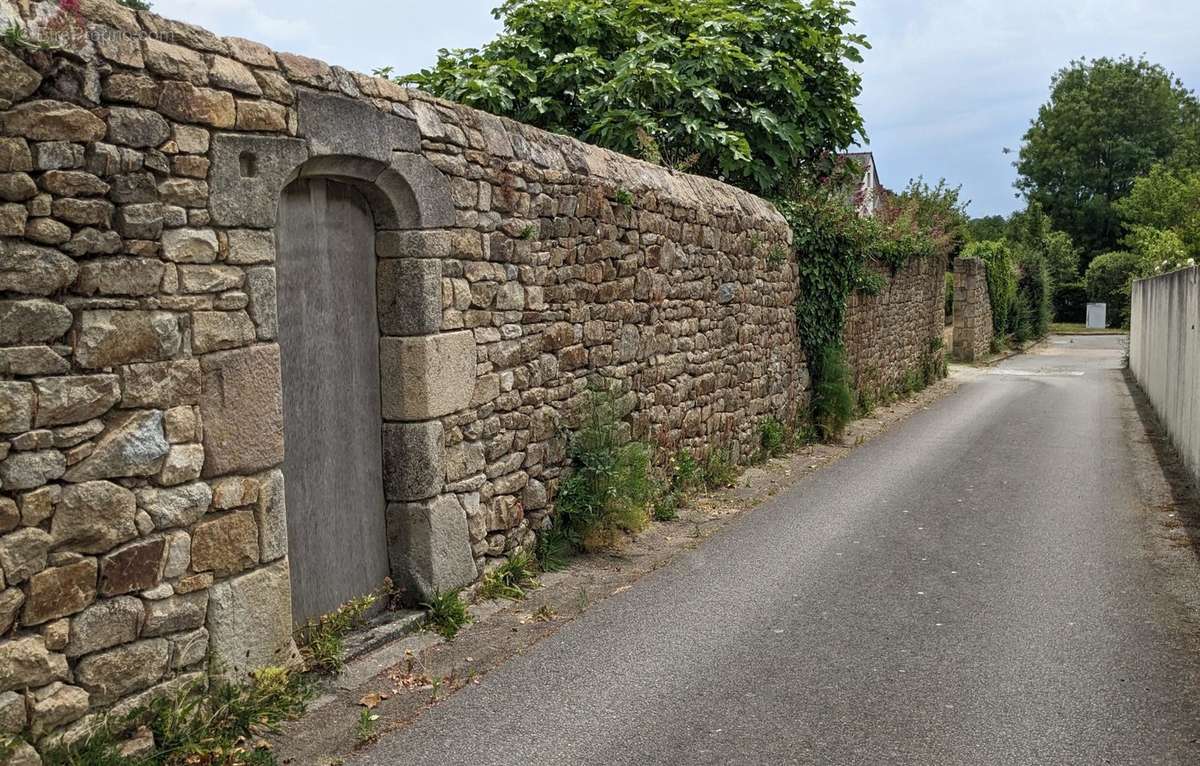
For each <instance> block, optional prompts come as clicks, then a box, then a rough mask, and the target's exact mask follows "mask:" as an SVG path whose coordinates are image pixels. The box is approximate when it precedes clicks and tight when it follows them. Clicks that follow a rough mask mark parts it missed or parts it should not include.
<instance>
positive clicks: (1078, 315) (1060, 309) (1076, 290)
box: [1054, 280, 1088, 324]
mask: <svg viewBox="0 0 1200 766" xmlns="http://www.w3.org/2000/svg"><path fill="white" fill-rule="evenodd" d="M1087 302H1088V297H1087V285H1085V284H1084V283H1083V281H1082V280H1076V281H1074V282H1070V283H1068V284H1065V285H1055V286H1054V318H1055V321H1058V322H1077V323H1080V324H1082V323H1083V322H1084V320H1085V319H1086V318H1087Z"/></svg>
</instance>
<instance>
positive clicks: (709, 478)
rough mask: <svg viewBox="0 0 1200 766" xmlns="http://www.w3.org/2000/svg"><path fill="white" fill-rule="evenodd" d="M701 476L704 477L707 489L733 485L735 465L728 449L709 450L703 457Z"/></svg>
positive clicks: (735, 475) (735, 471) (735, 474)
mask: <svg viewBox="0 0 1200 766" xmlns="http://www.w3.org/2000/svg"><path fill="white" fill-rule="evenodd" d="M701 474H702V475H703V476H704V486H705V487H706V488H707V489H710V490H713V489H721V488H723V487H732V486H733V483H734V482H735V481H737V464H736V463H735V462H734V461H733V456H732V455H731V454H730V452H729V450H728V449H724V448H720V449H710V450H709V451H708V454H707V455H705V456H704V463H703V465H702V466H701Z"/></svg>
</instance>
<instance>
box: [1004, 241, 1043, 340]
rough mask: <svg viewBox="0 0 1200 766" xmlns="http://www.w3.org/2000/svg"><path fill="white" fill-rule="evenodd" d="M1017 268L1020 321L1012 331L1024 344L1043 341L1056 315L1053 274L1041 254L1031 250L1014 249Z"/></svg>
mask: <svg viewBox="0 0 1200 766" xmlns="http://www.w3.org/2000/svg"><path fill="white" fill-rule="evenodd" d="M1015 255H1016V265H1017V273H1018V278H1017V302H1016V304H1015V305H1016V306H1017V312H1016V314H1017V320H1016V321H1015V322H1013V323H1012V325H1011V328H1010V329H1011V331H1012V333H1013V335H1014V336H1015V337H1016V338H1017V340H1018V341H1019V342H1021V343H1024V342H1025V341H1028V340H1033V339H1035V338H1043V337H1045V336H1046V333H1047V332H1048V331H1049V330H1050V319H1051V313H1052V311H1053V302H1052V297H1053V286H1052V282H1051V279H1050V270H1049V268H1048V267H1047V265H1046V258H1045V255H1044V254H1043V252H1042V251H1040V250H1035V249H1032V248H1028V247H1017V248H1015Z"/></svg>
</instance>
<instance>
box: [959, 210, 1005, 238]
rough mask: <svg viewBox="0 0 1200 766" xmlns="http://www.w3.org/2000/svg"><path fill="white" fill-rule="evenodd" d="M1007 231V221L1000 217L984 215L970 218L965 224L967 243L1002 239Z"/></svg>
mask: <svg viewBox="0 0 1200 766" xmlns="http://www.w3.org/2000/svg"><path fill="white" fill-rule="evenodd" d="M1007 229H1008V221H1006V220H1005V218H1004V216H1002V215H985V216H982V217H980V218H972V219H971V220H970V221H968V222H967V229H966V235H967V241H968V242H991V241H994V240H997V239H1004V235H1005V232H1006V231H1007Z"/></svg>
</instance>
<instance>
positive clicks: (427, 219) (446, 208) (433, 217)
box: [375, 152, 455, 229]
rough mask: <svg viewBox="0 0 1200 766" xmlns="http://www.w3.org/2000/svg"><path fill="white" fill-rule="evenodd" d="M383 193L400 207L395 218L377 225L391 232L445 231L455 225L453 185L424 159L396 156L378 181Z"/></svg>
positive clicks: (396, 154)
mask: <svg viewBox="0 0 1200 766" xmlns="http://www.w3.org/2000/svg"><path fill="white" fill-rule="evenodd" d="M375 183H376V185H377V186H378V187H379V188H380V189H381V190H382V192H383V193H384V194H385V195H386V196H387V197H388V198H389V199H392V200H396V201H397V202H399V203H401V204H399V205H398V206H397V207H398V209H397V210H395V211H394V212H395V217H392V216H384V217H381V218H380V219H379V220H377V221H376V223H377V224H378V225H379V226H381V227H383V228H388V229H444V228H449V227H451V226H454V225H455V213H454V203H453V202H452V201H451V197H450V182H449V180H447V178H446V176H445V175H444V174H443V173H442V171H440V170H438V169H437V167H436V166H434V164H433V163H432V162H430V161H429V160H428V159H426V158H425V157H424V156H423V155H420V154H408V153H405V152H397V153H395V154H393V155H392V162H391V165H390V166H389V168H388V169H387V170H386V171H384V172H383V173H382V174H380V176H379V178H378V179H376V181H375Z"/></svg>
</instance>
